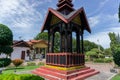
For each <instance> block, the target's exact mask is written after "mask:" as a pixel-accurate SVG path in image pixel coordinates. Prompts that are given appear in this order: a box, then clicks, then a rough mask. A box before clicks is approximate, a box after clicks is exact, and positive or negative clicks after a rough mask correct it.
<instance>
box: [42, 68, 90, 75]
mask: <svg viewBox="0 0 120 80" xmlns="http://www.w3.org/2000/svg"><path fill="white" fill-rule="evenodd" d="M40 68H42V69H45V70H49V71H53V72H59V73H61V74H71V73H75V72H78V71H82V70H86V69H90V67H84V68H81V69H77V70H71V71H67V72H66V71H63V70H57V69H52V68H47V67H40Z"/></svg>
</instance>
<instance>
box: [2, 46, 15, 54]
mask: <svg viewBox="0 0 120 80" xmlns="http://www.w3.org/2000/svg"><path fill="white" fill-rule="evenodd" d="M0 51H1V52H3V53H5V54H10V53H12V52H13V48H12V47H11V46H2V47H0Z"/></svg>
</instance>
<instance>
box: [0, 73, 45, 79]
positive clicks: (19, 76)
mask: <svg viewBox="0 0 120 80" xmlns="http://www.w3.org/2000/svg"><path fill="white" fill-rule="evenodd" d="M0 80H45V79H43V78H41V77H39V76H35V75H32V74H2V75H0Z"/></svg>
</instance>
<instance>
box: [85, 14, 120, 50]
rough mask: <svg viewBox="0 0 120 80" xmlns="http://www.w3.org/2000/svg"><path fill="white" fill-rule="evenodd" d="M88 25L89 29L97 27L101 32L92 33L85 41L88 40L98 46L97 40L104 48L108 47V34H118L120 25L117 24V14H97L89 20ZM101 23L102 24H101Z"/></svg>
mask: <svg viewBox="0 0 120 80" xmlns="http://www.w3.org/2000/svg"><path fill="white" fill-rule="evenodd" d="M89 23H90V26H91V27H93V28H94V27H95V26H96V27H98V29H100V28H101V29H102V30H101V29H100V30H101V31H99V30H97V31H93V32H95V33H93V34H91V35H89V36H86V37H85V39H86V40H90V41H92V42H95V43H97V44H98V42H97V40H98V39H99V44H100V45H102V46H103V47H104V48H108V47H109V46H110V45H109V44H110V39H109V36H108V33H109V32H115V33H116V34H118V33H119V34H120V23H118V14H117V13H115V14H98V15H96V16H93V17H90V18H89ZM101 23H102V24H101Z"/></svg>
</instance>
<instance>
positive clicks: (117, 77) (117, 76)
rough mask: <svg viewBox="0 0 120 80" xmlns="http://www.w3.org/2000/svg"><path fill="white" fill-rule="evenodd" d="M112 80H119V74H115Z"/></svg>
mask: <svg viewBox="0 0 120 80" xmlns="http://www.w3.org/2000/svg"><path fill="white" fill-rule="evenodd" d="M112 80H120V74H117V75H116V76H114V77H113V78H112Z"/></svg>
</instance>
